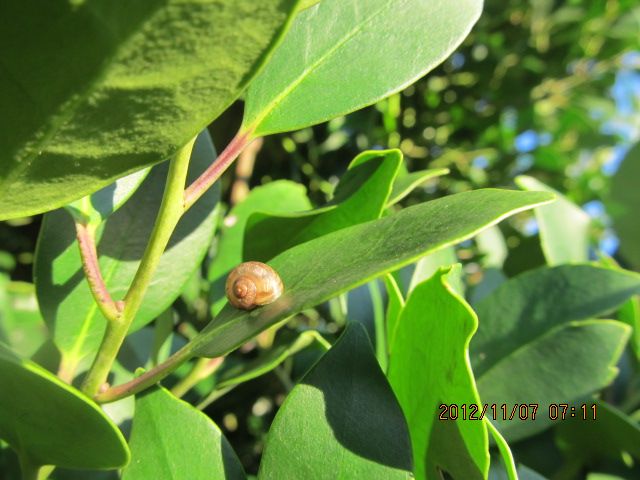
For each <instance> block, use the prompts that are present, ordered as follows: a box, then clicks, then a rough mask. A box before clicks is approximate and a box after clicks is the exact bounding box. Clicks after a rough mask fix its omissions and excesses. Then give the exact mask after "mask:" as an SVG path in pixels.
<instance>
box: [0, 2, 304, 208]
mask: <svg viewBox="0 0 640 480" xmlns="http://www.w3.org/2000/svg"><path fill="white" fill-rule="evenodd" d="M1 5H2V6H1V7H0V18H5V19H11V21H10V22H9V23H7V24H6V25H5V27H4V28H2V30H1V32H0V44H2V45H3V46H4V47H5V48H4V50H5V52H4V54H3V60H2V65H3V68H2V74H0V95H1V96H0V103H2V105H3V108H2V111H3V114H4V115H5V116H6V117H7V118H12V119H14V120H15V121H12V122H10V123H9V124H7V126H6V128H3V133H2V136H1V137H0V152H2V155H3V157H2V161H0V178H1V179H2V182H1V183H0V218H10V217H17V216H24V215H30V214H34V213H39V212H43V211H46V210H51V209H53V208H56V207H60V206H62V205H64V204H65V203H68V202H69V201H71V200H74V199H77V198H80V197H82V196H84V195H86V194H88V193H91V192H94V191H96V190H98V189H99V188H101V187H104V186H107V185H109V184H111V183H112V182H113V181H114V180H115V179H117V178H118V177H121V176H123V175H125V174H127V173H131V172H133V171H136V170H139V169H140V168H141V167H144V166H146V165H151V164H154V163H157V162H160V161H162V160H165V159H167V158H169V157H170V156H171V155H172V154H173V153H174V152H175V151H176V150H177V149H178V148H180V147H182V146H183V145H185V144H186V143H187V142H188V141H189V140H190V139H191V138H193V137H194V136H195V135H196V134H197V133H198V132H199V131H200V130H202V128H203V127H204V126H205V125H207V124H209V123H210V122H211V121H213V120H214V119H215V118H216V117H218V115H220V114H221V113H222V112H223V111H224V110H225V109H226V108H227V107H228V106H229V105H230V104H231V103H232V102H233V101H234V100H235V99H236V98H238V96H239V95H240V94H241V93H242V91H243V89H244V88H245V87H246V86H247V85H248V83H249V82H250V81H251V79H252V78H253V77H254V75H255V74H256V73H257V71H258V70H259V69H260V68H261V66H262V64H263V63H264V62H265V60H266V59H267V57H268V56H269V55H270V52H271V50H272V49H273V48H274V46H275V45H276V44H277V43H278V42H279V40H280V38H281V36H282V35H283V33H284V32H285V31H286V29H287V28H288V24H289V22H290V20H291V18H292V15H293V13H294V12H295V10H296V6H297V2H296V1H295V0H264V1H260V2H255V1H252V0H236V1H233V2H229V1H226V0H208V1H204V2H193V1H188V2H183V1H179V0H167V1H159V0H153V1H147V2H140V3H137V4H135V5H132V4H131V3H130V2H123V1H119V2H100V3H96V2H69V1H63V0H56V1H50V2H46V3H45V4H44V5H43V4H42V2H39V1H37V0H25V1H21V2H2V4H1Z"/></svg>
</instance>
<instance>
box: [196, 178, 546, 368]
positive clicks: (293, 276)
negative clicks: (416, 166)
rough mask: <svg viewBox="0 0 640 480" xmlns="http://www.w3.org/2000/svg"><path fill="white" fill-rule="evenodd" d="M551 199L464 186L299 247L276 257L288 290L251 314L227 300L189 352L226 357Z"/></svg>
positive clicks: (276, 262)
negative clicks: (283, 324)
mask: <svg viewBox="0 0 640 480" xmlns="http://www.w3.org/2000/svg"><path fill="white" fill-rule="evenodd" d="M550 200H551V198H550V195H549V194H547V193H538V192H515V191H508V190H491V189H488V190H478V191H474V192H465V193H460V194H457V195H452V196H449V197H445V198H441V199H438V200H434V201H432V202H428V203H423V204H420V205H416V206H413V207H409V208H406V209H404V210H402V211H400V212H399V213H396V214H394V215H390V216H387V217H384V218H381V219H379V220H374V221H371V222H367V223H364V224H360V225H355V226H353V227H348V228H344V229H342V230H338V231H337V232H333V233H330V234H328V235H324V236H323V237H320V238H317V239H315V240H311V241H309V242H306V243H303V244H301V245H297V246H296V247H294V248H291V249H289V250H287V251H286V252H284V253H282V254H280V255H278V256H277V257H276V258H274V259H273V260H272V261H271V262H270V264H271V266H272V267H273V268H275V270H276V271H277V272H278V273H279V274H280V277H281V278H282V280H283V282H284V287H285V291H284V294H283V295H282V296H281V297H280V298H279V299H278V300H277V301H275V302H274V303H272V304H270V305H267V306H265V307H261V308H259V309H256V310H253V311H251V312H246V311H240V310H237V309H235V308H233V307H231V306H230V305H227V306H226V307H225V308H224V309H223V310H222V312H220V315H218V317H217V318H216V319H215V320H214V321H213V322H211V323H210V324H209V325H208V326H207V327H205V329H204V330H203V331H202V332H201V333H200V334H199V335H198V336H197V337H196V338H195V339H194V340H193V341H192V343H191V347H190V348H191V351H192V352H194V353H195V354H197V355H201V356H212V357H215V356H219V355H223V354H225V353H227V352H229V351H231V350H233V349H234V348H236V347H238V346H239V345H241V344H242V343H243V342H245V341H247V340H248V339H250V338H252V337H253V336H254V335H257V334H258V333H260V332H261V331H262V330H265V329H266V328H268V327H270V326H271V325H274V324H276V323H278V322H279V321H281V320H283V319H286V318H287V317H289V316H291V315H292V314H294V313H296V312H299V311H301V310H303V309H305V308H309V307H312V306H315V305H318V304H319V303H322V302H324V301H326V300H329V299H330V298H332V297H335V296H337V295H339V294H340V293H343V292H345V291H347V290H350V289H352V288H354V287H357V286H358V285H362V284H364V283H367V282H368V281H369V280H372V279H374V278H377V277H379V276H381V275H383V274H385V273H388V272H390V271H393V270H397V269H398V268H400V267H402V266H403V265H407V264H409V263H412V262H415V261H416V260H417V259H418V258H420V257H421V256H424V255H425V254H428V253H430V252H433V251H436V250H438V249H440V248H443V247H445V246H447V245H451V244H455V243H458V242H461V241H462V240H464V239H466V238H469V237H472V236H473V235H475V234H476V233H477V232H479V231H480V230H482V229H483V228H486V227H487V226H489V225H492V224H494V223H497V222H498V221H500V220H502V219H503V218H506V217H507V216H509V215H512V214H514V213H516V212H519V211H522V210H526V209H527V208H531V207H534V206H536V205H540V204H542V203H545V202H548V201H550ZM301 266H304V267H301Z"/></svg>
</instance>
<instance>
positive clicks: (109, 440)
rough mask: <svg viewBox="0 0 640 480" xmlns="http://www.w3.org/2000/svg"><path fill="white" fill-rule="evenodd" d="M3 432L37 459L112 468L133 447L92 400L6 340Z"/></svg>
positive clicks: (1, 350) (0, 411) (1, 354)
mask: <svg viewBox="0 0 640 480" xmlns="http://www.w3.org/2000/svg"><path fill="white" fill-rule="evenodd" d="M0 385H2V388H0V438H2V439H4V440H6V441H7V442H8V443H9V444H10V445H11V446H12V447H13V448H14V449H15V450H16V451H17V452H18V453H19V455H20V456H22V457H23V458H25V459H27V460H28V462H29V463H31V464H34V465H59V466H62V467H69V468H89V469H108V468H117V467H122V466H124V465H125V464H126V463H127V462H128V461H129V450H128V448H127V444H126V441H125V439H124V437H123V436H122V434H121V433H120V430H118V427H116V426H115V425H114V424H113V423H112V422H111V420H109V418H108V417H107V416H106V415H105V414H104V413H103V412H102V410H100V408H99V407H98V406H97V405H96V404H95V403H93V402H92V401H91V400H89V399H88V398H86V397H85V396H84V395H82V394H81V393H80V392H79V391H77V390H76V389H74V388H73V387H70V386H69V385H67V384H65V383H63V382H62V381H60V380H59V379H58V378H56V377H54V376H53V375H52V374H50V373H49V372H47V371H46V370H44V369H43V368H41V367H39V366H38V365H36V364H35V363H33V362H29V361H26V360H20V359H19V358H18V357H16V356H15V355H14V354H13V353H12V352H11V351H10V350H8V349H7V348H5V347H4V346H3V345H1V344H0Z"/></svg>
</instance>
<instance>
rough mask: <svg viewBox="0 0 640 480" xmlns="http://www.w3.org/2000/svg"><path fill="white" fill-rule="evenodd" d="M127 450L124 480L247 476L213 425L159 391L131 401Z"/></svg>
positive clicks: (208, 479) (205, 417) (175, 479)
mask: <svg viewBox="0 0 640 480" xmlns="http://www.w3.org/2000/svg"><path fill="white" fill-rule="evenodd" d="M130 447H131V463H130V464H129V466H128V467H127V468H126V469H125V470H124V472H123V474H122V479H123V480H148V479H151V478H157V479H160V478H171V479H172V480H181V479H184V480H211V479H213V478H219V479H225V480H236V479H244V478H246V477H245V474H244V471H243V469H242V465H240V461H239V460H238V458H237V457H236V454H235V453H234V451H233V449H232V448H231V446H230V445H229V443H228V442H227V439H226V438H224V436H223V435H222V432H220V429H219V428H218V427H217V426H216V424H215V423H213V422H212V421H211V419H210V418H209V417H207V416H206V415H205V414H203V413H202V412H200V411H198V410H196V409H195V408H193V407H192V406H191V405H189V404H188V403H186V402H183V401H182V400H180V399H178V398H176V397H174V396H173V395H171V393H169V392H168V391H167V390H165V389H164V388H161V387H159V388H154V389H152V390H150V391H147V392H145V393H143V394H141V395H140V396H139V397H138V398H136V413H135V416H134V418H133V428H132V431H131V440H130Z"/></svg>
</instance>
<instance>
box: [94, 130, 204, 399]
mask: <svg viewBox="0 0 640 480" xmlns="http://www.w3.org/2000/svg"><path fill="white" fill-rule="evenodd" d="M194 142H195V138H194V139H193V140H191V141H190V142H189V143H188V144H187V145H185V146H184V147H183V148H182V149H180V151H178V153H177V154H176V156H175V157H174V158H173V159H172V160H171V164H170V166H169V174H168V176H167V184H166V187H165V191H164V195H163V197H162V203H161V204H160V210H159V211H158V216H157V217H156V223H155V225H154V227H153V231H152V232H151V238H150V239H149V243H148V244H147V248H146V250H145V252H144V255H143V256H142V260H141V262H140V266H139V267H138V270H137V272H136V275H135V277H134V278H133V282H131V286H130V287H129V290H128V291H127V294H126V295H125V297H124V307H123V309H122V312H121V314H120V315H119V316H118V317H116V318H114V319H111V320H110V321H109V322H108V323H107V329H106V331H105V335H104V337H103V339H102V343H101V345H100V349H99V350H98V354H97V355H96V358H95V359H94V361H93V364H92V365H91V369H90V370H89V373H88V374H87V377H86V378H85V380H84V383H83V386H82V390H83V391H84V392H85V393H86V394H87V395H89V396H91V397H92V396H94V395H96V394H97V393H98V391H99V390H100V387H101V386H102V384H103V383H105V381H106V380H107V376H108V375H109V371H110V370H111V366H112V365H113V362H114V361H115V358H116V356H117V354H118V351H119V350H120V347H121V346H122V342H123V341H124V338H125V336H126V335H127V332H128V331H129V327H131V323H132V322H133V320H134V318H135V316H136V314H137V313H138V310H139V309H140V306H141V305H142V300H143V298H144V295H145V293H146V292H147V288H148V287H149V283H150V282H151V278H152V276H153V274H154V272H155V271H156V268H157V266H158V263H159V262H160V258H161V256H162V253H163V252H164V250H165V248H166V246H167V244H168V243H169V239H170V238H171V234H172V233H173V230H174V229H175V227H176V225H177V223H178V221H179V220H180V217H181V216H182V214H183V212H184V209H183V204H182V196H183V193H184V185H185V182H186V178H187V171H188V169H189V159H190V157H191V150H192V149H193V144H194Z"/></svg>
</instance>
